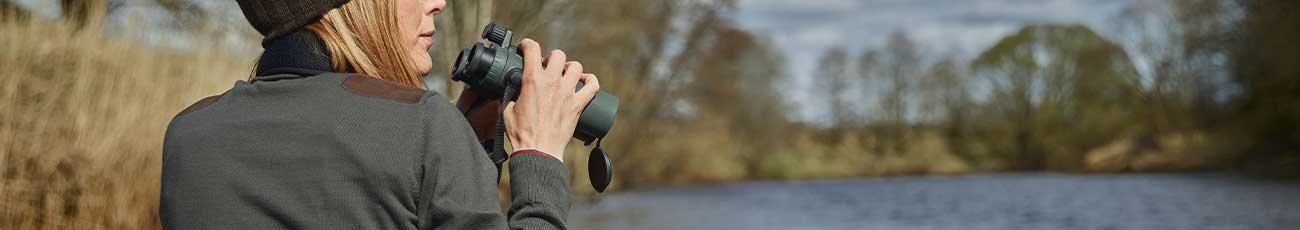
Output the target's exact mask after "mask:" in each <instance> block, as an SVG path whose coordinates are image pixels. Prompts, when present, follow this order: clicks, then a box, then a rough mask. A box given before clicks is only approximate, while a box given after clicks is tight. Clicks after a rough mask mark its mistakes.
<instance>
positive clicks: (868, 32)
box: [736, 0, 1156, 122]
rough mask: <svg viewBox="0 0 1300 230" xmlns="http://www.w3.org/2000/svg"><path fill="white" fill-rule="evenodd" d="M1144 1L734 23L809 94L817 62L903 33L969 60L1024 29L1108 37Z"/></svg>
mask: <svg viewBox="0 0 1300 230" xmlns="http://www.w3.org/2000/svg"><path fill="white" fill-rule="evenodd" d="M1143 1H1145V2H1154V1H1156V0H794V1H791V0H739V8H740V9H739V12H737V18H736V21H737V23H738V24H740V26H741V27H744V28H747V29H749V30H750V31H753V32H755V33H756V34H759V35H761V36H765V37H768V38H769V39H771V41H772V43H773V45H774V46H776V47H777V48H778V49H779V50H781V51H782V52H783V53H784V54H785V55H787V60H788V61H790V63H788V66H787V67H788V69H789V71H790V72H789V73H788V74H791V75H793V76H794V78H793V82H791V83H792V87H797V88H802V89H810V88H812V87H811V85H812V82H813V81H814V80H815V79H816V78H815V77H814V76H812V75H813V71H814V68H815V67H816V66H817V65H816V61H817V59H818V57H819V56H820V55H821V54H822V53H824V52H825V51H826V50H828V49H831V48H833V47H836V46H841V47H844V49H848V53H849V54H851V56H858V55H860V54H861V53H862V52H863V50H864V49H865V48H868V47H880V46H881V45H882V44H884V42H885V39H886V38H887V37H888V36H889V35H890V34H891V33H894V32H901V33H904V34H906V35H907V36H908V37H910V38H912V40H914V41H916V42H917V43H918V44H919V45H920V47H921V51H922V53H923V54H924V55H926V56H929V57H935V56H939V55H957V57H959V58H962V59H968V58H972V57H973V56H975V55H977V54H979V53H980V52H982V51H983V50H984V49H986V48H988V47H990V46H992V45H993V43H994V42H997V41H998V40H999V39H1001V38H1002V37H1004V36H1007V35H1010V34H1011V33H1015V32H1016V30H1018V29H1019V28H1020V27H1021V26H1024V25H1032V24H1048V23H1062V24H1083V25H1087V26H1089V27H1092V28H1093V29H1094V30H1096V31H1097V32H1098V33H1100V34H1101V35H1102V36H1106V35H1107V34H1108V33H1110V31H1113V29H1112V27H1115V24H1114V22H1112V21H1111V20H1109V19H1110V18H1112V17H1114V16H1115V15H1116V14H1118V13H1119V11H1120V10H1122V9H1124V7H1125V6H1128V5H1129V4H1133V3H1138V2H1143ZM1121 43H1122V42H1121ZM1139 68H1142V67H1140V66H1139ZM793 92H794V93H792V94H793V95H789V96H790V97H788V98H787V99H788V100H790V102H804V101H809V100H812V99H813V98H811V97H810V96H809V94H811V93H814V91H812V90H794V91H793ZM792 104H794V105H803V106H810V107H797V108H796V111H797V112H796V113H792V114H790V116H791V117H790V118H792V119H795V120H801V121H812V122H822V121H821V119H820V118H821V117H824V116H822V114H825V113H826V112H825V111H826V110H827V109H826V108H824V107H822V108H818V107H817V106H818V104H824V103H792Z"/></svg>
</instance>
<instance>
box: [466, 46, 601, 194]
mask: <svg viewBox="0 0 1300 230" xmlns="http://www.w3.org/2000/svg"><path fill="white" fill-rule="evenodd" d="M513 36H514V32H513V31H511V30H510V29H507V28H506V27H504V26H500V25H497V24H496V23H488V25H487V26H486V27H484V28H483V35H482V38H483V39H486V40H487V41H488V42H489V43H487V44H484V43H483V42H476V43H475V44H474V46H472V47H469V48H464V49H461V51H460V54H459V55H457V56H456V64H455V65H454V67H453V68H452V75H451V76H452V77H451V79H452V80H454V81H459V82H463V83H465V85H466V86H467V88H468V90H472V91H474V92H475V93H479V94H481V95H483V96H485V97H499V98H501V99H502V101H503V102H504V101H514V100H515V99H517V98H518V97H519V95H518V93H519V88H520V86H522V85H523V84H522V78H523V70H524V69H523V67H524V59H523V55H522V53H521V52H522V51H520V50H519V47H518V46H517V45H514V44H511V39H512V37H513ZM577 88H578V89H581V88H582V83H581V82H579V83H578V87H577ZM502 105H504V103H503V104H502ZM617 112H618V97H616V96H614V95H612V94H609V93H606V92H605V91H600V92H597V93H596V96H595V97H594V98H592V99H591V102H588V103H587V106H586V108H583V110H582V115H580V116H579V118H578V124H577V127H575V128H574V132H573V137H574V138H577V139H578V140H582V141H583V142H584V144H586V145H590V144H591V143H592V142H596V147H595V148H594V149H592V152H591V156H590V158H589V159H588V160H589V161H588V162H587V165H588V167H587V170H588V175H589V176H590V177H591V184H592V186H593V187H594V188H595V189H596V191H597V192H604V191H605V187H606V186H608V185H609V182H610V179H611V175H612V173H613V172H612V170H611V169H610V161H609V156H608V155H607V154H606V153H605V151H604V150H602V149H601V148H600V142H599V140H600V139H603V138H604V137H605V134H608V133H609V129H610V128H611V127H612V126H613V125H614V117H615V115H617ZM504 132H505V126H504V122H503V121H502V119H501V118H498V119H497V137H496V140H495V144H496V145H497V147H496V149H495V150H494V151H492V152H491V153H488V155H489V157H490V158H492V161H493V163H495V164H496V165H497V169H498V170H497V172H498V173H500V169H501V164H502V163H503V162H505V158H506V156H505V155H506V153H505V150H504V147H503V145H502V143H503V139H504V138H503V136H504Z"/></svg>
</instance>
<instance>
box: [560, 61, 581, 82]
mask: <svg viewBox="0 0 1300 230" xmlns="http://www.w3.org/2000/svg"><path fill="white" fill-rule="evenodd" d="M581 77H582V63H578V62H577V61H569V62H568V63H564V77H562V78H564V84H565V85H566V86H568V85H576V84H578V78H581Z"/></svg>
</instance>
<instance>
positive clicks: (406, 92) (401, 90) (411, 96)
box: [343, 74, 425, 103]
mask: <svg viewBox="0 0 1300 230" xmlns="http://www.w3.org/2000/svg"><path fill="white" fill-rule="evenodd" d="M343 88H345V89H347V90H348V91H350V92H352V93H354V94H357V95H361V96H367V97H379V98H384V99H389V100H395V101H401V102H406V103H419V102H420V98H421V97H424V93H425V91H424V90H423V89H419V88H414V87H409V86H403V85H398V84H396V83H392V82H388V81H386V80H384V79H379V78H375V77H370V76H365V75H356V74H354V75H348V76H347V78H345V79H343Z"/></svg>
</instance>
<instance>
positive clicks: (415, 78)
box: [159, 0, 600, 229]
mask: <svg viewBox="0 0 1300 230" xmlns="http://www.w3.org/2000/svg"><path fill="white" fill-rule="evenodd" d="M445 4H446V2H445V1H443V0H350V1H349V0H239V5H240V8H241V9H242V10H243V12H244V15H245V17H246V18H247V19H248V21H249V22H250V24H252V25H253V27H254V28H256V29H257V30H258V32H260V33H261V34H262V35H264V36H265V40H263V42H262V45H263V48H265V52H264V53H263V54H262V57H261V58H260V60H259V62H258V66H257V68H256V70H255V73H256V74H254V75H255V76H253V77H252V78H251V79H249V80H248V81H239V82H236V83H235V85H234V87H232V88H231V89H230V90H228V91H226V92H224V93H222V94H220V95H216V96H212V97H208V98H204V99H202V100H200V101H199V102H197V103H195V104H194V105H191V106H190V107H189V108H186V109H185V110H184V111H182V112H181V113H180V114H178V115H177V116H176V117H175V118H174V119H173V120H172V122H171V124H170V125H169V126H168V128H167V134H166V139H165V141H164V144H163V172H162V193H161V196H160V200H161V207H160V210H159V217H160V220H161V222H162V224H163V227H164V228H172V229H273V228H291V229H322V228H328V229H505V228H513V229H563V228H565V226H564V218H565V215H566V214H567V211H568V208H569V203H570V200H569V199H570V198H569V194H568V188H569V180H568V178H567V175H568V173H567V172H566V171H565V167H564V164H563V163H562V162H561V159H564V157H563V155H562V154H564V148H565V146H566V145H567V144H568V142H569V139H570V137H571V136H572V134H573V131H574V126H575V124H576V122H577V118H578V114H579V113H580V111H581V109H582V107H583V106H585V104H586V102H587V101H590V100H591V98H592V97H593V96H594V95H595V93H596V91H597V90H599V85H600V84H599V82H597V80H596V77H595V76H593V75H590V74H583V73H582V65H581V64H579V63H577V62H572V61H569V62H566V61H565V56H564V53H563V52H560V51H558V50H556V51H552V52H551V53H550V54H549V55H548V57H546V61H545V62H543V61H542V60H543V58H542V57H541V54H540V47H541V46H540V45H539V44H538V43H537V42H534V41H532V40H529V39H524V40H523V41H522V42H520V49H522V51H523V54H524V57H525V64H524V67H525V71H524V74H523V78H524V82H523V88H522V90H521V92H520V96H519V99H518V100H517V102H512V103H509V104H507V105H506V106H505V107H504V110H503V111H502V112H503V113H504V116H505V119H506V125H507V127H509V132H508V133H507V138H508V139H509V141H510V143H512V145H513V146H514V148H515V150H516V151H514V152H513V153H512V154H511V159H510V164H509V165H510V170H509V171H510V176H511V178H512V179H511V181H512V186H511V194H512V197H513V200H512V202H511V206H510V211H509V213H510V215H509V217H506V216H503V215H502V214H501V213H500V211H499V209H498V205H499V201H498V199H499V198H498V194H497V190H496V176H497V175H496V173H497V172H496V168H495V166H494V165H493V164H492V163H491V162H490V161H489V160H488V158H487V155H486V154H485V153H484V149H483V148H482V145H480V144H479V140H480V138H478V137H486V136H490V134H489V133H486V132H488V131H491V130H492V129H491V128H490V127H491V125H493V124H492V123H493V122H491V121H492V120H494V118H495V117H496V116H497V115H498V113H497V107H496V106H493V105H495V104H496V103H495V102H489V103H473V100H474V99H475V97H474V96H472V95H464V94H463V95H462V96H461V100H460V102H459V103H458V104H461V105H463V106H459V108H461V109H460V110H459V111H458V109H456V108H455V107H453V106H452V105H451V104H450V103H448V100H447V99H446V98H444V97H442V96H439V95H437V94H435V93H431V92H428V91H425V90H422V89H420V86H421V81H420V80H419V77H420V76H423V75H425V74H426V73H428V72H429V69H430V68H431V66H432V63H431V61H430V57H429V56H428V54H427V53H426V50H427V49H428V48H429V47H430V46H431V45H432V42H433V40H432V35H433V32H434V26H433V20H432V17H433V15H436V14H438V13H439V12H441V11H442V10H443V7H444V5H445ZM578 81H582V82H584V83H586V84H587V87H583V88H582V90H581V91H578V92H576V93H575V92H574V91H575V90H574V85H575V84H576V83H577V82H578ZM471 104H484V105H487V106H479V107H477V108H469V106H466V105H471ZM463 114H468V116H470V117H469V118H470V119H469V120H474V121H487V122H475V123H474V124H475V125H471V124H469V123H468V122H467V119H466V117H465V116H466V115H463ZM473 130H484V131H485V132H484V133H478V135H476V134H475V133H474V131H473Z"/></svg>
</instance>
